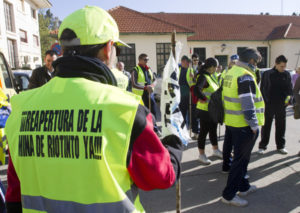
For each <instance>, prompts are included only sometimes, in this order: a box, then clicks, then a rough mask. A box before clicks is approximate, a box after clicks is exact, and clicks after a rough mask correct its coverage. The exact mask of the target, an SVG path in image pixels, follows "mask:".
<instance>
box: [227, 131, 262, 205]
mask: <svg viewBox="0 0 300 213" xmlns="http://www.w3.org/2000/svg"><path fill="white" fill-rule="evenodd" d="M226 130H227V131H226V133H225V138H227V140H230V141H231V142H232V146H233V153H234V157H233V161H232V165H231V168H230V171H229V175H228V179H227V184H226V187H225V189H224V190H223V194H222V196H223V197H224V198H225V199H226V200H231V199H233V198H234V196H235V195H236V193H237V192H238V191H240V192H244V191H247V190H248V189H249V187H250V184H249V182H248V180H247V179H245V178H244V177H245V175H246V173H247V167H248V164H249V161H250V156H251V152H252V149H253V147H254V144H255V141H256V139H257V136H258V132H257V133H256V134H254V133H253V132H252V130H251V128H250V127H249V126H248V127H241V128H236V127H230V126H226ZM226 134H227V136H226Z"/></svg>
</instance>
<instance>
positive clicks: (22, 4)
mask: <svg viewBox="0 0 300 213" xmlns="http://www.w3.org/2000/svg"><path fill="white" fill-rule="evenodd" d="M20 10H21V11H22V12H25V4H24V0H20Z"/></svg>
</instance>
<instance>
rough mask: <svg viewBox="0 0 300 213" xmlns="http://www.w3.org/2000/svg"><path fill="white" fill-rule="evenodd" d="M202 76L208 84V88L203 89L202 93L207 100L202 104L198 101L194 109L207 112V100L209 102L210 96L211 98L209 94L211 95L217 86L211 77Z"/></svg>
mask: <svg viewBox="0 0 300 213" xmlns="http://www.w3.org/2000/svg"><path fill="white" fill-rule="evenodd" d="M199 76H200V75H199ZM199 76H198V78H199ZM204 76H205V78H206V81H207V83H208V87H207V88H203V90H202V92H203V94H204V95H205V96H206V98H207V100H206V102H205V103H202V102H200V101H198V102H197V106H196V107H197V109H201V110H204V111H208V103H209V100H210V96H211V94H213V93H214V92H215V91H216V90H217V89H218V88H219V84H218V83H217V81H216V80H215V79H214V78H213V77H212V76H211V75H208V74H204Z"/></svg>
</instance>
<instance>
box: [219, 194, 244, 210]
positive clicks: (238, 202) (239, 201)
mask: <svg viewBox="0 0 300 213" xmlns="http://www.w3.org/2000/svg"><path fill="white" fill-rule="evenodd" d="M221 201H222V202H223V203H226V204H228V205H233V206H240V207H244V206H247V205H248V201H247V200H244V199H242V198H240V197H239V196H237V195H236V196H234V198H233V199H232V200H226V199H225V198H223V197H222V198H221Z"/></svg>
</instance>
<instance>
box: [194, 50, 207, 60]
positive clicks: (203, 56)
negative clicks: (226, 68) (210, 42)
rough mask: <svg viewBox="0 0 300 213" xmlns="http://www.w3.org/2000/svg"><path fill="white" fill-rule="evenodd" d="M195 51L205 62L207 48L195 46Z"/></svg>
mask: <svg viewBox="0 0 300 213" xmlns="http://www.w3.org/2000/svg"><path fill="white" fill-rule="evenodd" d="M194 53H197V55H199V60H200V61H202V62H204V61H205V59H206V49H205V48H194Z"/></svg>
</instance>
